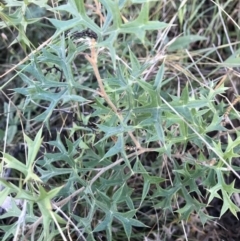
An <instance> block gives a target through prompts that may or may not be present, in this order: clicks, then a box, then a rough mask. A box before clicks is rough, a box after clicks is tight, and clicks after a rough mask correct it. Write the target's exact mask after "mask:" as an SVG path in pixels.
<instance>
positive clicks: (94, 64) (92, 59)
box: [85, 39, 142, 149]
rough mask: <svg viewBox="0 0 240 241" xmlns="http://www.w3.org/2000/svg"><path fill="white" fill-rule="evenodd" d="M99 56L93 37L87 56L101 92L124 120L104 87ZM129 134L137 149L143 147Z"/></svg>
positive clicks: (121, 118)
mask: <svg viewBox="0 0 240 241" xmlns="http://www.w3.org/2000/svg"><path fill="white" fill-rule="evenodd" d="M97 57H98V53H97V51H96V48H95V40H94V39H92V40H91V56H89V55H87V54H86V55H85V58H86V59H87V60H88V61H89V63H90V64H91V65H92V67H93V71H94V73H95V76H96V78H97V82H98V86H99V88H100V92H101V94H102V97H103V98H104V99H105V101H106V102H107V104H108V105H109V106H110V107H111V108H112V110H113V111H114V113H115V114H116V115H117V116H118V117H119V119H120V120H121V121H122V120H123V117H122V115H121V113H119V112H118V109H117V107H116V106H115V105H114V104H113V102H112V101H111V99H110V98H109V96H108V94H107V93H106V91H105V89H104V85H103V81H102V78H101V76H100V73H99V71H98V66H97ZM128 134H129V136H130V137H131V139H132V141H133V142H134V144H135V146H136V148H137V149H142V147H141V145H140V143H139V141H138V140H137V139H136V138H135V136H134V135H133V134H132V132H130V131H128Z"/></svg>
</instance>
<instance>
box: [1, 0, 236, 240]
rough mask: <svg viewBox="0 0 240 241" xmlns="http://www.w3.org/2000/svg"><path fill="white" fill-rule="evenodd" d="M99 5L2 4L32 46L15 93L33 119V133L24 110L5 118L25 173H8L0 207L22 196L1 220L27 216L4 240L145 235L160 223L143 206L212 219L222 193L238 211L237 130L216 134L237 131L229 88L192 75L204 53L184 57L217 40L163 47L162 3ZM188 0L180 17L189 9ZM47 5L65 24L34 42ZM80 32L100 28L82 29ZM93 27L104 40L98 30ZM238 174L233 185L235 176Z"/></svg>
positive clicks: (181, 217)
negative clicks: (32, 34) (230, 118)
mask: <svg viewBox="0 0 240 241" xmlns="http://www.w3.org/2000/svg"><path fill="white" fill-rule="evenodd" d="M100 2H101V4H102V11H101V12H99V11H98V10H99V9H98V8H97V7H96V6H95V5H94V9H95V8H96V9H95V10H96V11H93V10H91V11H90V8H88V6H86V5H85V4H84V1H82V0H81V1H79V0H69V1H63V2H61V1H59V2H58V5H56V6H50V5H49V2H48V1H5V3H4V4H1V6H0V17H1V19H2V21H1V22H0V28H2V29H6V28H9V27H13V28H14V29H15V30H16V32H17V34H18V37H17V38H16V39H15V40H14V41H13V42H12V43H11V45H14V44H16V43H19V44H20V45H21V46H22V48H23V49H24V51H25V52H26V53H29V55H28V57H27V58H26V59H25V60H24V61H22V62H20V64H19V65H18V66H17V67H16V68H15V71H16V75H15V76H14V78H13V79H17V80H18V81H19V82H18V83H20V84H17V85H14V88H13V90H14V96H16V98H20V99H21V101H20V102H19V101H17V100H15V102H16V103H17V104H16V105H15V104H14V107H15V108H17V109H18V111H19V112H21V121H22V119H24V124H22V125H21V127H22V128H23V130H22V132H23V133H24V134H23V135H22V136H23V137H22V136H21V135H19V133H20V134H21V131H20V132H19V131H18V129H17V126H20V125H19V123H22V122H19V123H16V121H17V120H18V118H16V117H15V116H14V114H9V115H8V117H7V118H8V122H10V127H11V128H8V129H6V130H4V129H1V130H0V134H1V136H2V137H3V138H2V139H4V143H5V144H4V145H5V146H6V143H7V145H11V144H15V145H16V143H18V142H21V143H24V144H25V146H24V158H23V159H22V158H20V157H19V156H18V155H17V154H16V153H11V152H8V151H7V150H6V149H5V148H3V152H2V164H1V169H2V171H3V169H5V168H9V169H11V170H12V174H11V175H12V177H13V178H16V177H17V178H16V179H17V181H16V180H15V179H13V180H15V181H12V180H11V178H9V180H8V179H7V178H4V175H3V176H1V178H0V183H1V185H2V187H4V188H2V190H1V191H0V193H1V197H0V204H1V205H2V206H3V205H4V202H5V200H7V198H9V197H10V196H12V198H11V204H10V203H9V209H8V210H7V212H6V213H5V214H4V215H3V216H1V218H0V219H4V218H9V217H16V218H17V220H15V221H14V223H9V224H7V225H1V226H0V229H1V230H3V232H4V235H3V236H2V240H12V239H13V237H14V238H16V237H17V236H18V235H19V236H21V238H23V237H24V236H25V237H24V238H26V239H30V237H31V240H39V241H41V240H53V239H60V237H61V239H62V240H68V237H69V236H71V237H72V240H74V239H75V236H78V237H81V238H82V240H97V239H96V237H97V236H99V237H101V236H104V237H105V239H106V240H115V239H116V240H117V239H118V240H119V239H120V238H121V239H123V240H135V239H136V240H140V239H141V240H142V239H143V237H144V236H145V235H146V234H145V232H146V233H147V232H149V230H151V228H152V226H150V225H151V223H150V222H149V220H148V218H149V217H144V215H143V214H144V211H142V210H146V207H147V212H148V211H149V210H151V211H152V210H154V209H155V210H157V212H159V213H160V214H159V216H162V215H163V216H164V215H165V214H167V213H172V214H174V215H176V214H177V221H185V222H187V221H188V220H190V219H191V217H192V216H193V215H197V216H198V217H199V219H200V221H201V223H202V224H204V225H205V224H207V223H208V222H209V220H211V219H213V218H215V217H212V216H211V215H209V214H208V213H207V211H206V210H207V209H206V208H207V207H211V205H212V202H213V201H214V200H216V199H221V200H222V202H223V204H222V206H221V211H220V214H219V217H221V216H223V215H224V214H225V213H226V212H228V211H230V212H231V213H232V214H233V215H234V216H235V217H237V213H238V211H239V207H238V206H237V205H236V203H235V202H234V201H233V198H232V197H233V195H234V194H236V193H239V190H238V189H237V188H236V187H235V179H236V177H237V178H240V177H239V175H238V173H237V171H239V168H237V167H236V166H234V165H233V163H234V160H236V159H237V158H239V143H240V141H239V140H240V139H239V132H238V130H236V132H235V134H236V136H235V137H234V136H232V135H230V134H228V135H227V141H226V142H224V143H222V141H221V140H219V137H218V136H217V135H216V134H213V133H225V134H226V133H227V129H226V128H225V127H224V125H223V118H222V116H223V115H224V112H225V111H224V110H225V109H226V108H225V104H224V103H222V102H221V103H220V102H219V101H218V97H219V96H220V95H221V94H223V93H224V94H225V92H226V91H227V88H226V87H224V86H221V87H219V88H216V84H215V83H212V84H209V85H207V84H205V82H204V81H203V80H202V79H201V76H197V75H194V74H192V73H191V72H190V69H191V68H193V67H195V65H197V64H198V61H199V62H200V60H198V59H197V60H196V61H195V60H193V62H194V63H187V61H188V60H187V58H186V59H185V57H186V56H183V57H182V59H183V63H182V62H180V61H182V60H180V58H179V59H177V61H178V62H177V63H176V62H174V58H178V57H179V56H178V54H179V53H181V54H183V52H184V49H186V48H188V49H190V48H191V46H192V45H193V44H195V43H196V42H199V41H202V42H204V41H205V40H206V39H207V38H206V37H205V36H199V35H197V34H191V33H187V34H186V33H185V34H184V36H180V37H178V38H176V40H175V41H173V42H171V44H169V43H168V44H166V41H165V40H164V41H165V43H164V44H165V45H166V47H164V48H163V49H162V51H166V53H164V54H161V53H160V51H159V50H157V48H156V47H154V46H157V44H156V45H155V44H154V41H156V42H157V41H158V40H154V41H153V40H152V39H153V38H154V39H156V30H158V31H159V32H161V31H167V29H168V28H171V27H172V25H171V24H170V21H169V23H168V22H166V23H165V22H161V21H159V18H158V17H159V16H157V17H156V16H155V14H153V12H154V11H153V10H154V8H155V7H158V4H159V3H158V2H157V1H156V3H155V1H144V0H136V1H132V2H131V3H130V2H129V1H119V3H118V4H117V3H116V1H112V0H101V1H100ZM136 3H137V4H136ZM139 6H140V7H139ZM133 7H136V9H137V10H136V11H135V9H134V8H133ZM137 7H139V9H138V8H137ZM132 8H133V9H132ZM180 9H181V11H179V12H178V15H179V18H180V24H181V25H182V23H183V22H184V17H183V16H184V12H185V11H187V9H185V8H180ZM31 10H33V11H31ZM126 12H127V14H126ZM30 13H32V15H31V14H30ZM46 13H47V14H46ZM45 14H46V15H47V16H48V17H47V18H46V19H47V20H48V21H49V22H50V23H51V24H52V28H53V29H54V31H55V32H54V33H53V35H52V37H51V39H50V40H51V41H49V42H48V43H47V44H45V45H42V46H41V48H38V49H37V50H36V51H34V50H33V49H36V46H34V45H33V44H32V43H31V40H30V38H29V37H27V34H26V33H27V30H28V29H29V28H30V27H31V25H32V24H33V23H34V24H36V26H40V25H41V24H40V23H41V21H42V20H43V15H45ZM56 16H59V18H57V17H56ZM181 27H183V26H181ZM87 29H89V30H87ZM82 31H85V32H86V31H90V34H89V32H87V33H88V34H86V36H81V37H82V38H80V39H76V38H74V33H75V32H78V33H83V32H82ZM91 33H95V34H96V35H97V36H98V38H97V39H93V38H91V36H90V38H89V35H91ZM76 36H77V35H76ZM94 36H95V35H94ZM151 38H152V39H151ZM205 51H206V52H204V53H205V54H206V55H205V56H208V55H210V52H211V51H209V50H205ZM172 53H173V54H172ZM211 53H212V52H211ZM160 55H161V56H160ZM171 58H173V61H172V60H171ZM237 59H238V58H237V55H234V54H232V55H231V57H230V58H228V59H227V60H226V61H224V62H222V65H224V66H226V67H227V66H228V65H229V64H233V65H234V66H236V63H237V62H234V61H237ZM186 63H187V64H188V66H187V67H184V68H182V67H180V64H182V65H183V66H184V64H186ZM173 66H177V67H176V69H175V71H176V70H177V71H180V70H181V71H180V72H181V73H177V72H176V73H175V72H174V71H173V70H172V68H173ZM218 67H219V66H217V67H216V69H215V70H213V71H212V73H214V71H217V69H218ZM196 70H198V69H197V68H196ZM196 72H197V71H195V72H194V73H195V74H196ZM182 75H183V76H184V77H182ZM178 78H180V79H181V81H178ZM13 79H11V80H10V82H13V81H12V80H13ZM187 79H188V81H187ZM8 81H9V80H8ZM102 86H103V89H102ZM2 88H3V87H2ZM6 106H7V105H6V103H5V107H4V109H6ZM13 109H14V108H13ZM14 111H15V112H16V113H15V114H16V116H18V115H17V111H16V110H15V109H14ZM6 112H7V111H6ZM235 115H236V116H239V114H238V112H237V111H235ZM16 133H17V134H18V135H16ZM25 133H28V134H25ZM19 136H21V137H19ZM19 140H20V141H19ZM4 145H3V146H4ZM233 174H234V175H235V176H234V179H233V180H232V181H231V182H230V183H229V182H228V181H227V179H226V177H227V176H229V175H233ZM179 201H180V202H181V205H179ZM9 202H10V201H9ZM19 202H22V203H24V204H22V206H21V207H19V206H18V205H17V203H19ZM147 215H148V214H146V215H145V216H147ZM23 216H24V220H23ZM165 217H166V218H164V219H167V215H166V216H165ZM26 224H27V225H28V226H29V229H28V230H24V229H25V227H24V225H26ZM154 228H155V226H154ZM20 229H22V232H21V230H20ZM140 229H141V230H143V231H142V232H140V234H138V230H140ZM19 230H20V231H19ZM145 230H146V231H145ZM68 235H69V236H68ZM138 235H139V236H138ZM159 239H160V238H159Z"/></svg>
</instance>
